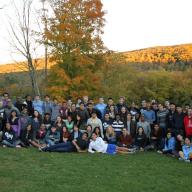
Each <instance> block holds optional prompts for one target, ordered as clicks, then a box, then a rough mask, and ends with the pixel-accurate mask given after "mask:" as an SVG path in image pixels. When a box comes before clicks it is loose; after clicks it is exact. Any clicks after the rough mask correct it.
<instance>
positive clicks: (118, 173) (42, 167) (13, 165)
mask: <svg viewBox="0 0 192 192" xmlns="http://www.w3.org/2000/svg"><path fill="white" fill-rule="evenodd" d="M9 191H10V192H32V191H33V192H36V191H40V192H55V191H59V192H63V191H66V192H81V191H82V192H113V191H114V192H121V191H122V192H125V191H130V192H133V191H135V192H139V191H162V192H164V191H167V192H168V191H179V192H184V191H188V192H189V191H192V163H191V164H190V163H184V162H181V161H178V160H176V159H174V158H171V157H167V156H163V155H160V154H156V153H152V152H146V153H137V154H133V155H105V154H76V153H71V154H70V153H68V154H66V153H65V154H64V153H44V152H39V151H37V150H36V149H8V148H5V149H4V148H0V192H9Z"/></svg>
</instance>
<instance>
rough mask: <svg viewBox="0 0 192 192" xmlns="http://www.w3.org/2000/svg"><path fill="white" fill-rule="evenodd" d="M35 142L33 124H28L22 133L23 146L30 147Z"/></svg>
mask: <svg viewBox="0 0 192 192" xmlns="http://www.w3.org/2000/svg"><path fill="white" fill-rule="evenodd" d="M32 142H33V130H32V125H31V124H29V125H27V127H26V129H25V130H24V131H22V133H21V146H22V147H29V146H30V145H32Z"/></svg>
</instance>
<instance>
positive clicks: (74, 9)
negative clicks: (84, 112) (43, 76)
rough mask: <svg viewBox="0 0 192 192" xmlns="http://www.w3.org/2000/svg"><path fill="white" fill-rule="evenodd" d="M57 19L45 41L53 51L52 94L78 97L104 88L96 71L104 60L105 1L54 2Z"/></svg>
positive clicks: (50, 84) (49, 20) (46, 32)
mask: <svg viewBox="0 0 192 192" xmlns="http://www.w3.org/2000/svg"><path fill="white" fill-rule="evenodd" d="M50 5H51V7H52V9H53V17H52V18H49V19H48V21H47V29H46V31H45V38H46V39H47V42H48V45H49V46H50V47H51V50H52V53H51V55H52V60H53V61H55V62H56V64H57V65H55V66H53V67H52V68H51V71H50V75H49V87H48V90H49V92H50V93H53V94H58V95H62V96H69V95H71V96H74V97H78V96H81V95H82V94H89V93H91V94H94V93H96V92H97V91H98V90H99V89H100V87H99V85H100V83H99V77H98V75H97V74H96V71H97V70H98V69H99V68H100V66H101V64H102V63H103V60H104V52H105V48H104V45H103V42H102V40H101V35H102V34H103V27H104V22H105V19H104V15H105V12H104V11H103V10H102V7H103V5H102V3H101V0H52V1H50Z"/></svg>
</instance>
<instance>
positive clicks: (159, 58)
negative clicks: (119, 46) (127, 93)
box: [123, 44, 192, 64]
mask: <svg viewBox="0 0 192 192" xmlns="http://www.w3.org/2000/svg"><path fill="white" fill-rule="evenodd" d="M123 54H124V55H125V57H126V60H127V62H131V63H159V64H165V63H178V62H184V63H189V62H191V61H192V44H184V45H175V46H159V47H152V48H146V49H140V50H135V51H128V52H124V53H123Z"/></svg>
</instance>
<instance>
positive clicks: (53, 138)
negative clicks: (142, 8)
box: [45, 126, 60, 146]
mask: <svg viewBox="0 0 192 192" xmlns="http://www.w3.org/2000/svg"><path fill="white" fill-rule="evenodd" d="M59 140H60V132H59V131H58V130H57V128H56V127H54V126H52V127H51V129H50V130H48V131H47V134H46V136H45V142H46V143H47V145H48V146H52V145H55V144H57V143H59Z"/></svg>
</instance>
